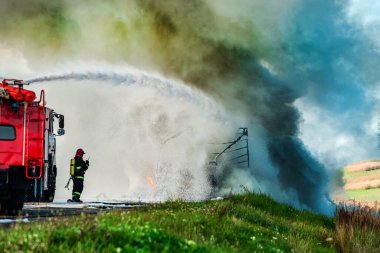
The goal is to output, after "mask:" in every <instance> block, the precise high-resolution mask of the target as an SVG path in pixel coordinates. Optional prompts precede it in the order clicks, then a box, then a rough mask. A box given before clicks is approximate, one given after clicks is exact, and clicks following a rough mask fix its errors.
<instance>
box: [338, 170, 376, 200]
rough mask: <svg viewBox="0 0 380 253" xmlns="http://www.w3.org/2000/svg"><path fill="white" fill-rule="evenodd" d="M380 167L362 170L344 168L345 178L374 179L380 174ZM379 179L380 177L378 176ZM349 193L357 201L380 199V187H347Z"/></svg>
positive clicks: (348, 179)
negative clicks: (351, 188)
mask: <svg viewBox="0 0 380 253" xmlns="http://www.w3.org/2000/svg"><path fill="white" fill-rule="evenodd" d="M379 171H380V169H375V168H374V169H372V170H368V171H366V170H361V171H349V169H347V168H345V169H344V171H343V172H344V177H343V178H344V180H346V181H350V182H356V183H357V182H361V181H366V180H374V179H376V177H374V176H377V175H378V174H379ZM377 179H380V177H378V178H377ZM346 193H347V195H348V196H349V197H350V198H351V199H355V200H356V201H380V188H369V189H358V190H348V189H346Z"/></svg>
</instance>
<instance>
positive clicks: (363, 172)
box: [343, 168, 380, 180]
mask: <svg viewBox="0 0 380 253" xmlns="http://www.w3.org/2000/svg"><path fill="white" fill-rule="evenodd" d="M379 169H380V168H376V169H372V170H361V171H354V172H349V171H347V169H345V170H344V177H343V178H344V179H346V180H348V179H355V178H359V177H361V176H365V175H366V176H370V175H372V174H376V173H379Z"/></svg>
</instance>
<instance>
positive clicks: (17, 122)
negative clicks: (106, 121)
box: [0, 79, 65, 214]
mask: <svg viewBox="0 0 380 253" xmlns="http://www.w3.org/2000/svg"><path fill="white" fill-rule="evenodd" d="M25 85H29V83H27V82H24V81H22V80H15V79H3V80H1V79H0V213H7V214H17V213H18V212H19V211H20V210H21V209H22V207H23V205H24V201H48V202H50V201H53V198H54V193H55V184H56V176H57V167H56V162H55V151H56V140H55V137H56V136H59V135H63V134H64V133H65V130H64V117H63V115H61V114H57V113H56V112H54V110H52V109H50V108H47V107H46V106H45V104H46V103H45V92H44V90H42V91H41V94H40V98H39V100H37V97H36V94H35V93H34V92H33V91H31V90H27V89H24V86H25ZM55 118H57V119H58V122H59V123H58V125H59V128H58V131H57V132H56V133H55V132H54V120H55Z"/></svg>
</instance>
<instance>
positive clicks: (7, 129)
mask: <svg viewBox="0 0 380 253" xmlns="http://www.w3.org/2000/svg"><path fill="white" fill-rule="evenodd" d="M15 139H16V130H15V128H14V127H13V126H4V125H0V141H13V140H15Z"/></svg>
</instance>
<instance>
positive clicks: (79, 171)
mask: <svg viewBox="0 0 380 253" xmlns="http://www.w3.org/2000/svg"><path fill="white" fill-rule="evenodd" d="M74 159H75V170H74V176H73V182H74V187H73V198H72V200H73V201H80V195H81V194H82V191H83V181H84V173H85V172H86V170H87V169H88V166H89V162H88V161H86V162H85V161H84V160H83V158H82V157H80V156H75V158H74Z"/></svg>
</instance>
